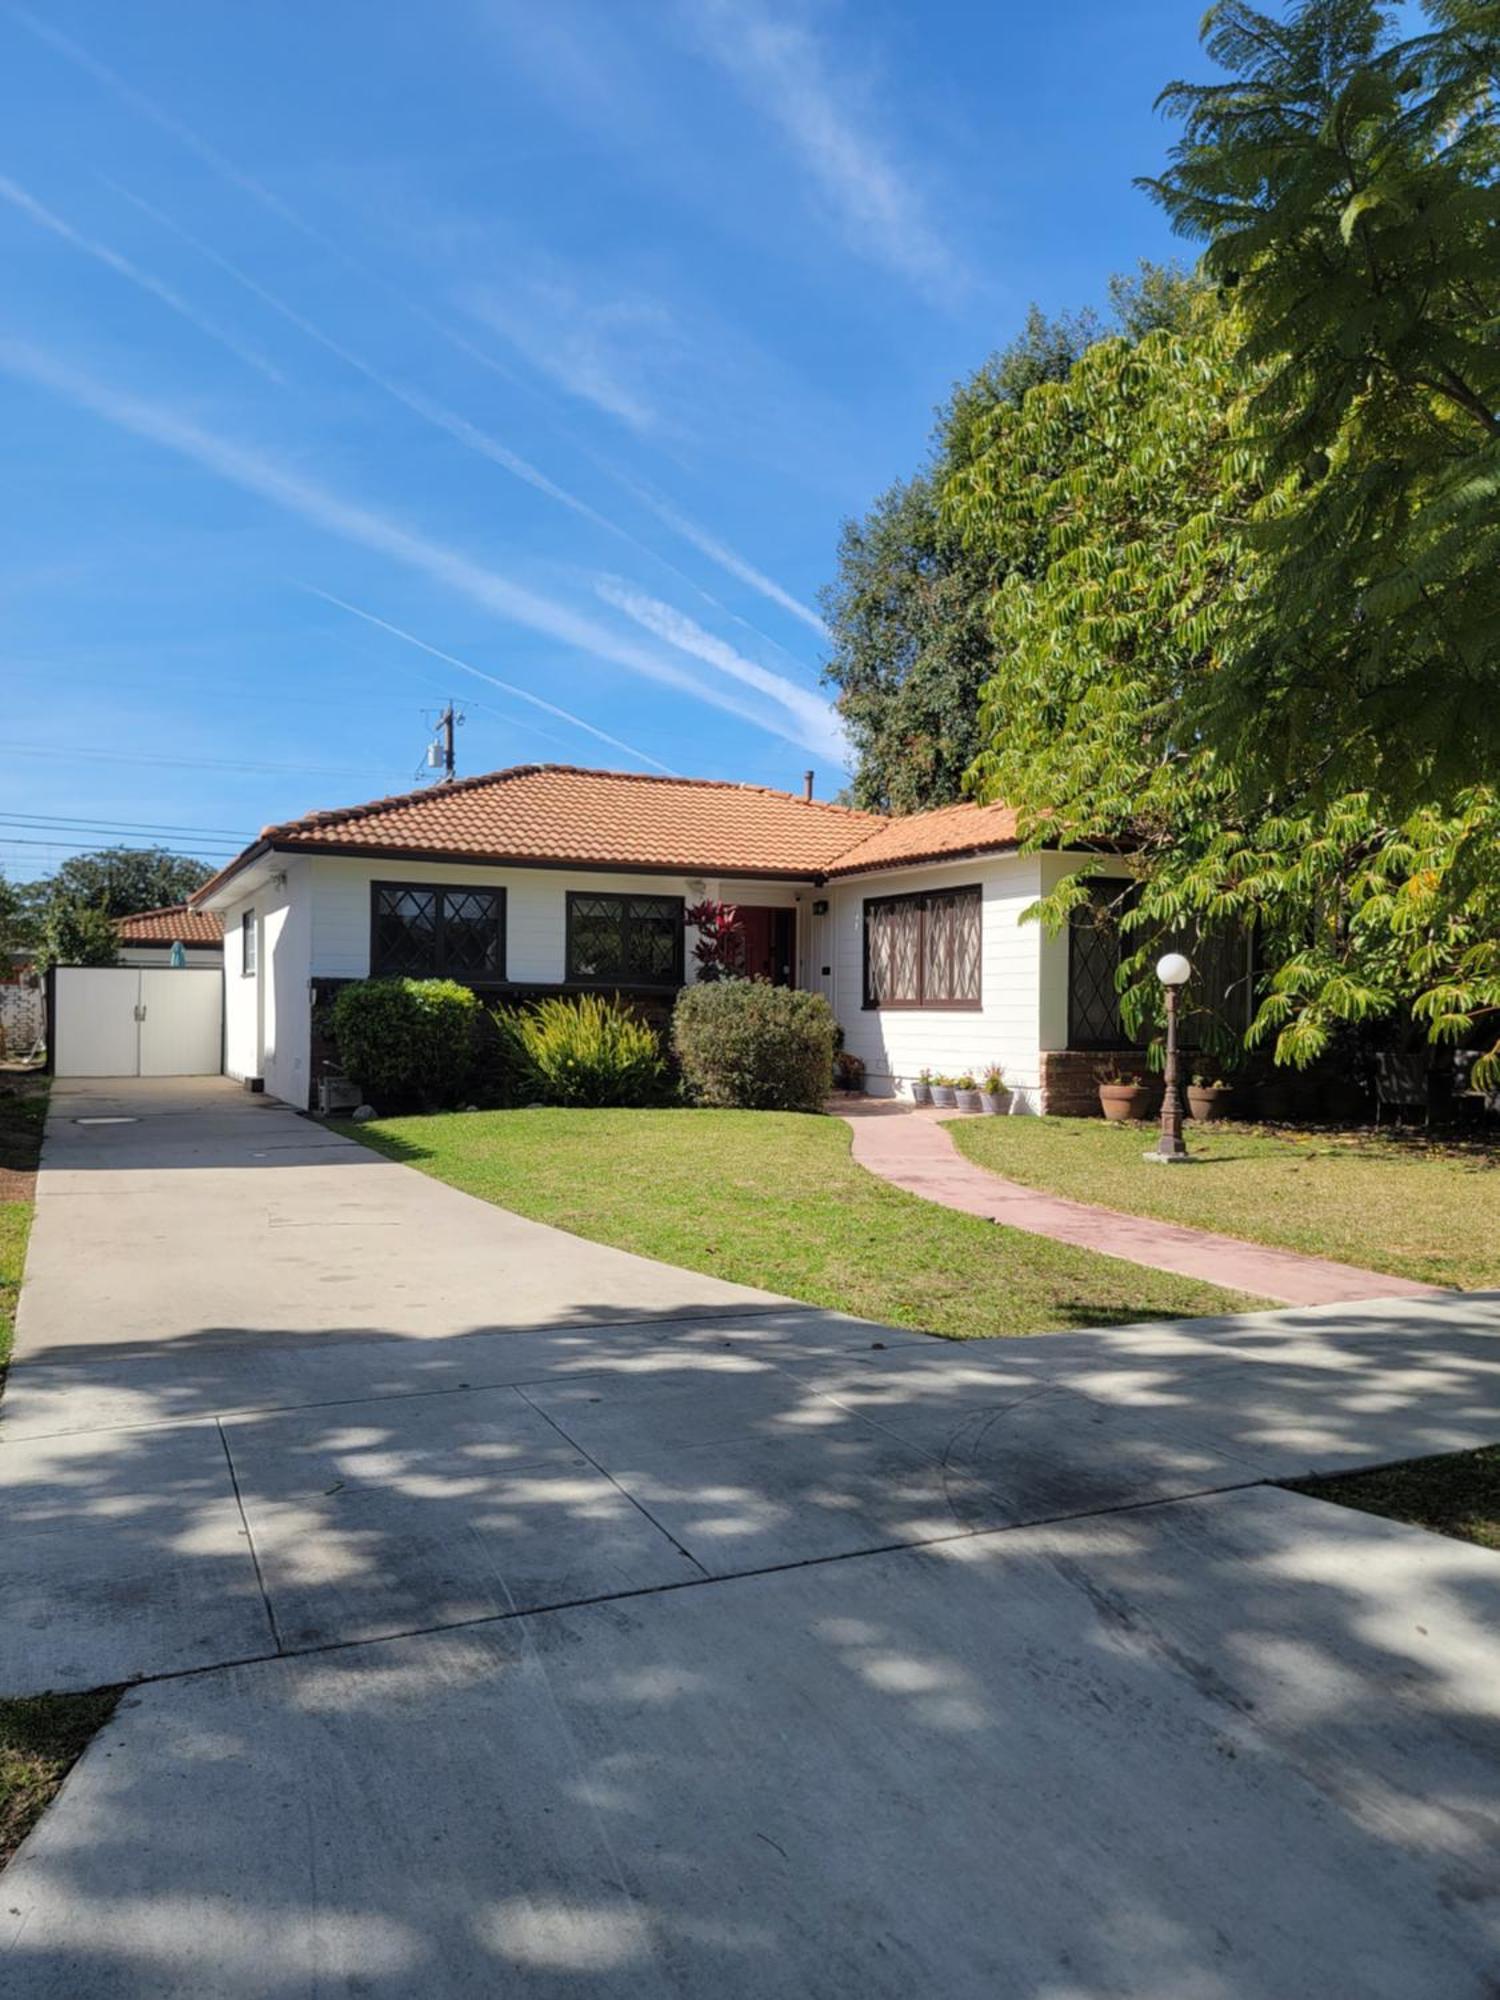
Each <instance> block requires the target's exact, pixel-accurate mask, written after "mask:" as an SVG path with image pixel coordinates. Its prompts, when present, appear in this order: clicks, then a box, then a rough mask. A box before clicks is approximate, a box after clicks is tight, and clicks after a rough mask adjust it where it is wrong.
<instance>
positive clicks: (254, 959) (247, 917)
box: [240, 909, 260, 979]
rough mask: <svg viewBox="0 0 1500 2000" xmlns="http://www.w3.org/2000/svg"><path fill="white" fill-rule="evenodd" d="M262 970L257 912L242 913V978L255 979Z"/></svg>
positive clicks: (246, 911)
mask: <svg viewBox="0 0 1500 2000" xmlns="http://www.w3.org/2000/svg"><path fill="white" fill-rule="evenodd" d="M259 970H260V938H259V935H258V934H257V932H256V928H255V912H254V910H253V909H251V910H241V912H240V977H241V979H253V978H254V977H255V975H256V974H257V973H258V972H259Z"/></svg>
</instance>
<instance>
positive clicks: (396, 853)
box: [271, 841, 818, 895]
mask: <svg viewBox="0 0 1500 2000" xmlns="http://www.w3.org/2000/svg"><path fill="white" fill-rule="evenodd" d="M271 845H272V847H273V848H274V851H275V852H276V853H277V854H311V855H315V856H316V855H327V856H328V857H329V858H330V859H331V860H336V861H337V860H343V861H351V860H374V861H420V862H423V863H424V864H425V865H426V866H427V867H429V868H535V869H538V870H542V871H545V872H547V873H550V874H567V875H662V876H666V877H668V878H669V879H676V878H677V877H679V876H681V877H692V876H710V877H713V878H715V879H717V880H720V881H725V882H806V883H808V884H809V885H810V884H812V883H813V882H815V881H817V879H818V877H817V876H816V874H815V873H814V872H813V871H812V870H811V869H796V868H721V867H719V866H718V865H717V864H716V863H715V862H712V861H650V862H647V861H590V860H587V859H585V858H583V857H582V856H578V855H575V856H572V857H571V858H570V857H568V856H561V857H559V858H558V859H557V860H542V859H538V857H537V856H535V855H526V854H444V853H440V852H439V851H438V850H437V849H436V848H432V847H343V846H340V847H333V846H331V845H329V844H327V843H325V842H321V841H320V842H317V843H316V844H315V843H313V842H310V841H289V842H287V843H286V844H285V845H283V844H281V843H277V842H273V843H271ZM583 893H584V894H585V895H586V894H587V893H588V892H587V890H585V891H584V892H583ZM648 893H649V891H644V890H643V891H642V894H648Z"/></svg>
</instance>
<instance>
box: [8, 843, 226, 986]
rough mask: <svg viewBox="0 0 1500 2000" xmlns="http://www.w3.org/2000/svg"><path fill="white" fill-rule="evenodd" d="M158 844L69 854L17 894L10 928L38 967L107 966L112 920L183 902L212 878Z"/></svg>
mask: <svg viewBox="0 0 1500 2000" xmlns="http://www.w3.org/2000/svg"><path fill="white" fill-rule="evenodd" d="M212 873H213V870H212V868H210V867H209V866H208V865H207V863H205V862H202V861H195V860H193V859H192V858H191V857H190V856H188V855H182V854H172V853H170V852H169V851H168V850H167V849H166V848H164V847H103V848H100V849H98V851H97V852H95V853H93V854H78V855H74V856H73V857H72V859H71V860H68V861H64V862H63V864H62V865H61V867H60V868H59V869H58V870H57V872H56V874H54V875H51V876H48V877H47V878H46V879H45V880H44V881H40V882H33V883H31V884H29V885H27V887H25V888H24V889H22V890H21V891H20V892H19V901H20V905H21V906H20V908H19V909H18V910H17V912H16V917H15V923H16V928H17V930H18V933H19V934H21V935H23V936H24V938H25V941H26V942H27V943H28V944H29V945H31V946H33V947H34V949H35V955H36V962H37V964H38V965H39V966H42V967H44V968H45V967H46V966H49V965H57V964H63V965H112V964H113V963H114V962H115V956H116V938H115V931H114V920H115V918H117V917H130V916H134V915H135V914H136V913H137V912H138V911H140V910H159V909H163V908H165V907H166V906H167V905H169V904H172V903H181V902H184V901H185V900H186V899H187V898H188V897H189V896H190V895H191V894H192V893H193V891H194V890H195V889H198V888H201V887H202V885H203V884H204V883H205V882H206V881H207V880H208V878H209V876H210V875H212Z"/></svg>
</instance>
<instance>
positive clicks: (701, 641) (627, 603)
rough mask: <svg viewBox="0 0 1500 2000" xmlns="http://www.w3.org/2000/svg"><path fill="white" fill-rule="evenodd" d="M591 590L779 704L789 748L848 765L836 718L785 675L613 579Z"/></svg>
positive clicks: (655, 633) (604, 579) (601, 581)
mask: <svg viewBox="0 0 1500 2000" xmlns="http://www.w3.org/2000/svg"><path fill="white" fill-rule="evenodd" d="M594 587H595V589H596V590H597V591H598V593H599V595H600V597H601V598H603V600H604V602H605V603H606V604H610V605H613V607H614V608H615V610H616V611H622V612H623V613H624V614H625V616H626V617H627V618H630V619H633V620H634V621H635V623H636V624H637V625H639V626H640V627H641V628H642V629H643V630H644V631H647V632H649V633H651V634H652V636H653V637H654V638H657V639H662V640H664V641H665V642H666V644H667V645H669V646H675V647H676V648H677V650H678V651H679V652H682V653H686V654H688V655H690V657H692V658H693V659H695V660H701V661H702V662H703V663H704V665H705V666H710V667H713V668H714V669H715V670H716V671H717V672H719V673H721V674H725V675H727V676H728V677H729V679H731V680H734V681H738V682H739V683H740V684H741V686H743V687H749V688H754V689H755V691H756V693H757V694H763V695H766V696H768V697H769V698H770V699H771V700H772V701H774V702H776V703H778V704H779V706H780V707H781V708H783V709H784V710H785V711H786V715H787V718H788V723H789V732H788V733H790V735H791V738H792V741H793V742H796V743H800V744H801V745H802V746H803V747H804V748H805V749H808V750H813V751H816V752H817V754H818V755H819V756H820V757H831V758H832V759H833V761H834V762H835V763H836V764H840V765H844V764H847V763H848V761H849V746H848V743H847V742H846V741H845V738H844V732H843V728H842V726H841V724H840V722H839V719H838V717H837V715H836V714H835V713H834V710H833V709H832V707H831V706H830V705H829V703H827V702H826V701H824V700H823V699H822V698H821V696H819V695H816V694H814V693H813V692H812V690H811V689H810V688H804V687H799V686H798V684H797V682H796V681H793V680H788V678H787V677H786V675H785V674H778V673H774V672H772V670H771V669H770V668H769V667H763V666H761V665H760V663H759V662H758V661H756V660H747V659H746V658H745V656H744V654H743V653H737V652H736V651H735V649H734V648H733V646H730V645H728V644H726V642H725V641H724V640H722V639H720V638H717V637H715V635H714V634H713V633H712V632H706V631H705V630H704V629H703V627H702V626H701V625H698V624H695V623H694V621H693V620H692V619H691V618H688V617H686V616H685V615H684V614H683V613H682V612H681V611H678V610H676V609H675V608H674V607H673V606H672V605H670V604H663V603H662V602H661V600H660V599H659V598H655V597H650V596H648V595H647V594H646V593H645V591H642V590H637V589H635V588H634V587H633V586H632V585H631V584H628V583H625V582H623V581H622V580H621V579H620V578H618V577H600V578H598V579H597V580H596V582H595V586H594Z"/></svg>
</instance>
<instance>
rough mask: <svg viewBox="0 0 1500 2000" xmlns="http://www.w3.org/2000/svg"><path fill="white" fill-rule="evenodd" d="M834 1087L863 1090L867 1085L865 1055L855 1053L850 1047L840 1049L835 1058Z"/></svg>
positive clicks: (837, 1088) (836, 1088) (856, 1090)
mask: <svg viewBox="0 0 1500 2000" xmlns="http://www.w3.org/2000/svg"><path fill="white" fill-rule="evenodd" d="M833 1087H834V1089H835V1090H849V1091H854V1092H856V1093H857V1092H860V1091H862V1090H863V1089H864V1087H865V1063H864V1057H863V1056H857V1055H854V1054H853V1053H852V1052H851V1051H850V1050H848V1049H839V1050H838V1051H837V1052H836V1053H835V1055H834V1058H833Z"/></svg>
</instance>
